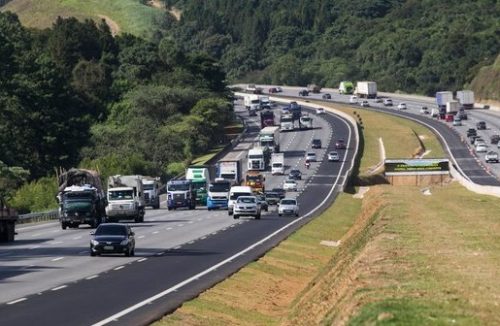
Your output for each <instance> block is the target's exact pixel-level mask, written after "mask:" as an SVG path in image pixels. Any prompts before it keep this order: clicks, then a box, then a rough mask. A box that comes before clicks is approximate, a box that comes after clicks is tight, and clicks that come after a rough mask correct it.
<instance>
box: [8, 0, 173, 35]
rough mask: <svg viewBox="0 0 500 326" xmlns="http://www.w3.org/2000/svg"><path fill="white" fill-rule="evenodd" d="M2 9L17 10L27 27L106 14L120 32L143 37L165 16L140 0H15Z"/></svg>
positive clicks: (97, 19)
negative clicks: (71, 18) (62, 19)
mask: <svg viewBox="0 0 500 326" xmlns="http://www.w3.org/2000/svg"><path fill="white" fill-rule="evenodd" d="M0 10H1V11H12V12H14V13H16V14H17V15H18V16H19V19H20V21H21V22H22V24H23V25H25V26H28V27H33V28H42V29H43V28H47V27H51V26H52V23H53V22H54V21H55V20H56V18H57V17H58V16H61V17H64V18H67V17H76V18H78V19H79V20H84V19H86V18H90V19H93V20H94V21H96V22H97V21H101V19H102V18H103V16H105V17H109V19H110V20H112V21H113V22H114V23H116V25H117V28H118V30H116V32H119V33H130V34H134V35H136V36H141V37H150V36H151V35H152V33H153V32H154V30H156V29H158V26H159V24H160V23H161V21H162V17H163V15H164V11H162V10H160V9H158V8H153V7H149V6H146V5H144V4H142V3H141V2H140V1H139V0H85V1H82V0H44V1H39V0H12V1H11V2H9V3H7V4H6V5H5V6H3V7H2V8H0ZM109 25H111V24H109Z"/></svg>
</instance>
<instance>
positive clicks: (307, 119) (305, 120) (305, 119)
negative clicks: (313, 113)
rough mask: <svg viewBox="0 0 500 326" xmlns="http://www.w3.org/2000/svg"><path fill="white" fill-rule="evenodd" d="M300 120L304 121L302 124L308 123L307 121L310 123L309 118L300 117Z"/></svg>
mask: <svg viewBox="0 0 500 326" xmlns="http://www.w3.org/2000/svg"><path fill="white" fill-rule="evenodd" d="M301 120H302V121H304V122H309V121H311V118H304V117H302V118H301Z"/></svg>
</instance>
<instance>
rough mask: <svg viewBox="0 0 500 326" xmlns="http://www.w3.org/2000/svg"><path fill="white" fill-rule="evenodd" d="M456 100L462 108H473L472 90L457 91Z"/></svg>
mask: <svg viewBox="0 0 500 326" xmlns="http://www.w3.org/2000/svg"><path fill="white" fill-rule="evenodd" d="M457 100H458V102H459V103H460V105H461V106H462V107H463V108H464V109H473V108H474V92H473V91H468V90H463V91H458V92H457Z"/></svg>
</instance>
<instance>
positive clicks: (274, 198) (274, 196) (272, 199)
mask: <svg viewBox="0 0 500 326" xmlns="http://www.w3.org/2000/svg"><path fill="white" fill-rule="evenodd" d="M280 200H281V198H280V195H279V194H278V193H277V192H266V202H267V203H268V204H269V205H278V203H279V202H280Z"/></svg>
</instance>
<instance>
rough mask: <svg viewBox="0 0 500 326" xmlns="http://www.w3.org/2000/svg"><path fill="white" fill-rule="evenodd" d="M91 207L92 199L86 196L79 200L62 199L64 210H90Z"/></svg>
mask: <svg viewBox="0 0 500 326" xmlns="http://www.w3.org/2000/svg"><path fill="white" fill-rule="evenodd" d="M91 208H92V201H91V200H89V199H87V198H82V199H81V200H77V199H70V200H65V201H64V209H65V210H90V209H91Z"/></svg>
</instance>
